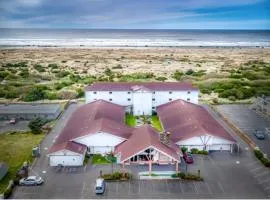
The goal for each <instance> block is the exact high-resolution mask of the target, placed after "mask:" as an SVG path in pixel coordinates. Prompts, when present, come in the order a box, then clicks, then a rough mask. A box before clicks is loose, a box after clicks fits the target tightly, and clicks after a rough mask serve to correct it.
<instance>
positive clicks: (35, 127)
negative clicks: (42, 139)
mask: <svg viewBox="0 0 270 200" xmlns="http://www.w3.org/2000/svg"><path fill="white" fill-rule="evenodd" d="M47 122H48V120H47V119H42V118H36V119H33V120H31V121H30V122H29V124H28V127H29V128H30V129H31V131H32V133H33V134H40V133H41V128H42V126H43V125H44V124H46V123H47Z"/></svg>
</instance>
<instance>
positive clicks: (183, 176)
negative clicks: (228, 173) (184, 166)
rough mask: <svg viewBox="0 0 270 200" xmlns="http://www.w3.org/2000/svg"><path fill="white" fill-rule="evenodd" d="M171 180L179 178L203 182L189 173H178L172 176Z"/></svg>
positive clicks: (200, 178)
mask: <svg viewBox="0 0 270 200" xmlns="http://www.w3.org/2000/svg"><path fill="white" fill-rule="evenodd" d="M172 177H173V178H177V177H178V178H181V179H183V180H193V181H203V178H202V177H200V176H198V175H195V174H190V173H184V172H179V173H176V174H173V175H172Z"/></svg>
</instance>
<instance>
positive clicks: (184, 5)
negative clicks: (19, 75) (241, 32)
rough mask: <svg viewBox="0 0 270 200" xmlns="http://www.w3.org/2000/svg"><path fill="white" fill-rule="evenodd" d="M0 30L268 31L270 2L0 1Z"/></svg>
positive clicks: (167, 0)
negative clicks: (5, 28)
mask: <svg viewBox="0 0 270 200" xmlns="http://www.w3.org/2000/svg"><path fill="white" fill-rule="evenodd" d="M0 27H2V28H3V27H8V28H115V29H125V28H127V29H130V28H134V29H138V28H142V29H270V0H133V1H132V0H0Z"/></svg>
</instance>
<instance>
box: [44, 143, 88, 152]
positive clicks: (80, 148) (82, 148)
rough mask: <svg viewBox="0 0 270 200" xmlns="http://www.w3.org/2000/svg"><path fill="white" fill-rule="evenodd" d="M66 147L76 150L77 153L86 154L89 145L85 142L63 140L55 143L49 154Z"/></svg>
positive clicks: (66, 148)
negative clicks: (84, 143)
mask: <svg viewBox="0 0 270 200" xmlns="http://www.w3.org/2000/svg"><path fill="white" fill-rule="evenodd" d="M64 149H65V150H69V151H72V152H75V153H79V154H84V153H85V151H86V149H87V147H86V146H85V145H83V144H78V143H76V142H72V141H68V142H63V143H59V144H55V145H53V146H52V147H51V148H50V149H49V154H50V153H54V152H57V151H61V150H64Z"/></svg>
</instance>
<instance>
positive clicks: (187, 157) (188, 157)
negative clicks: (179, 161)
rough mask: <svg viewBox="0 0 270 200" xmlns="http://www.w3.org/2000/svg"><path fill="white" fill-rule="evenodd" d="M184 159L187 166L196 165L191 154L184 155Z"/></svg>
mask: <svg viewBox="0 0 270 200" xmlns="http://www.w3.org/2000/svg"><path fill="white" fill-rule="evenodd" d="M183 159H184V161H185V162H186V163H187V164H193V163H194V161H193V157H192V155H191V153H184V155H183Z"/></svg>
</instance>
